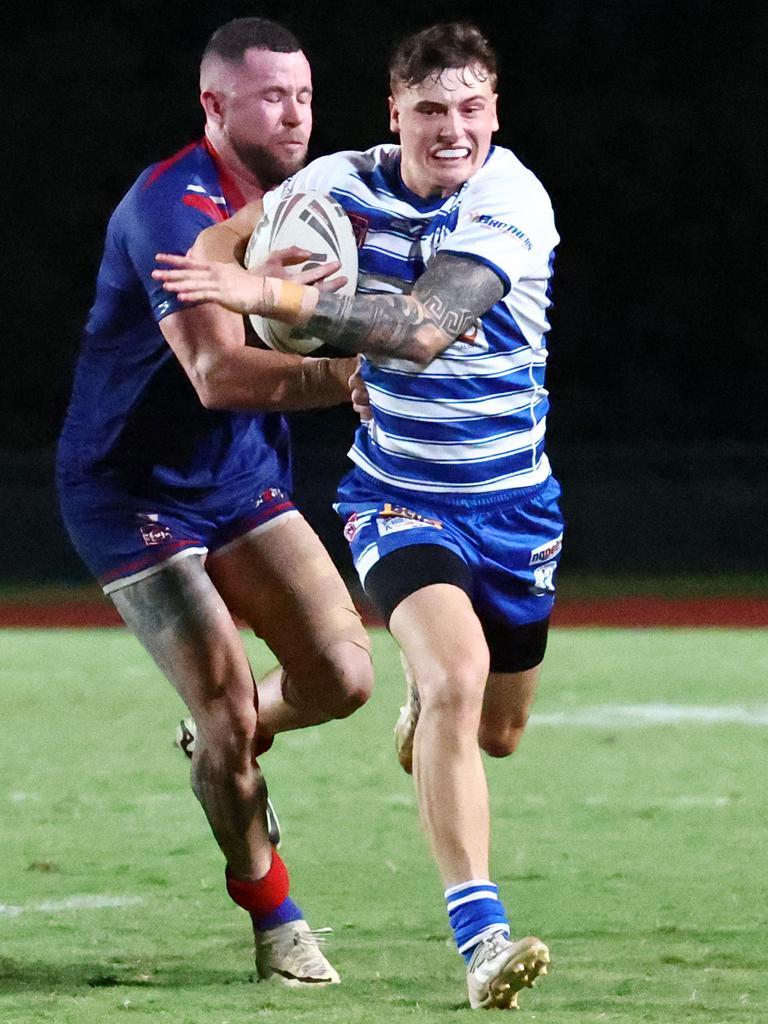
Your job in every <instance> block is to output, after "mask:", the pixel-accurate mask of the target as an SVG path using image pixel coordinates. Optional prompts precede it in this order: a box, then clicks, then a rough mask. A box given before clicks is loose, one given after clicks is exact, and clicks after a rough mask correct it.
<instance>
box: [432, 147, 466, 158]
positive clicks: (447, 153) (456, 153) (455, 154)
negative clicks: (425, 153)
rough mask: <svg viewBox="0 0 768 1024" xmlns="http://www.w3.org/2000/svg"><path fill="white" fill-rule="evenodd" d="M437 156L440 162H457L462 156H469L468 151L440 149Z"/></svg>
mask: <svg viewBox="0 0 768 1024" xmlns="http://www.w3.org/2000/svg"><path fill="white" fill-rule="evenodd" d="M435 156H436V157H437V158H438V160H456V159H458V158H459V157H462V156H469V150H468V149H439V150H438V151H437V153H435Z"/></svg>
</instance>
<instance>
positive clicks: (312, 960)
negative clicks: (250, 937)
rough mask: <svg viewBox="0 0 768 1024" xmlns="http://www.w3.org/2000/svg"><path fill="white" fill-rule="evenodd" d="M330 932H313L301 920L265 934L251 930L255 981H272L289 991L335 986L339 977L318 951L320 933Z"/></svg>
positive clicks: (271, 929) (324, 930) (321, 938)
mask: <svg viewBox="0 0 768 1024" xmlns="http://www.w3.org/2000/svg"><path fill="white" fill-rule="evenodd" d="M330 930H331V929H330V928H318V929H316V930H313V929H312V928H310V927H309V925H308V924H307V922H306V921H303V920H299V921H290V922H289V923H288V924H281V925H280V926H279V927H277V928H270V929H269V930H268V931H264V932H260V931H257V930H256V929H254V932H253V934H254V937H255V940H256V971H257V973H258V980H259V981H268V980H270V979H274V980H275V981H277V982H279V983H280V984H281V985H288V986H289V987H290V988H302V987H303V986H305V985H306V986H309V985H313V986H315V987H317V988H322V987H323V986H325V985H338V984H339V982H340V981H341V978H340V977H339V976H338V974H337V973H336V971H335V970H334V969H333V967H331V965H330V964H329V963H328V961H327V960H326V958H325V956H324V955H323V953H322V952H321V950H320V943H321V942H323V941H324V939H323V933H324V932H329V931H330Z"/></svg>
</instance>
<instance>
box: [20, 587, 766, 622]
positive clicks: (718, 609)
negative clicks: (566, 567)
mask: <svg viewBox="0 0 768 1024" xmlns="http://www.w3.org/2000/svg"><path fill="white" fill-rule="evenodd" d="M364 617H365V616H364ZM365 618H366V624H367V625H370V626H377V625H381V623H380V622H377V621H376V620H375V619H372V618H369V617H365ZM552 624H553V626H555V627H557V626H564V627H569V628H570V627H579V628H587V629H589V628H600V627H602V628H606V627H613V628H665V627H669V628H688V629H690V628H697V627H709V628H723V629H764V628H765V627H766V626H768V597H764V596H762V595H761V596H753V597H750V596H744V597H737V596H734V597H706V598H663V597H613V598H589V599H578V600H574V599H563V600H561V601H559V602H558V603H557V604H556V605H555V611H554V614H553V616H552ZM121 625H122V622H121V621H120V619H119V617H118V615H117V612H116V611H115V610H114V608H113V607H112V605H111V604H109V603H108V602H107V601H106V600H105V601H100V600H98V599H97V600H92V599H89V600H72V601H66V600H64V601H50V602H49V601H45V602H35V601H9V602H0V629H56V628H66V629H84V628H88V629H90V628H94V627H100V626H121Z"/></svg>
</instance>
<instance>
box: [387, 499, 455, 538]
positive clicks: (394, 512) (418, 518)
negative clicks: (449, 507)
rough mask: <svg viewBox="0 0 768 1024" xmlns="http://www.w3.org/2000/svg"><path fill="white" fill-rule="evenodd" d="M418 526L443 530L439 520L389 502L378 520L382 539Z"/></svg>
mask: <svg viewBox="0 0 768 1024" xmlns="http://www.w3.org/2000/svg"><path fill="white" fill-rule="evenodd" d="M417 526H431V527H434V528H435V529H437V530H442V528H443V524H442V523H441V522H440V520H439V519H430V517H429V516H423V515H421V514H420V513H419V512H414V511H413V510H412V509H410V508H405V507H404V506H403V505H392V504H390V503H389V502H386V504H385V505H384V508H383V509H382V510H381V512H379V515H378V517H377V520H376V527H377V529H378V531H379V536H380V537H383V536H384V535H385V534H387V533H399V532H400V530H412V529H414V528H415V527H417Z"/></svg>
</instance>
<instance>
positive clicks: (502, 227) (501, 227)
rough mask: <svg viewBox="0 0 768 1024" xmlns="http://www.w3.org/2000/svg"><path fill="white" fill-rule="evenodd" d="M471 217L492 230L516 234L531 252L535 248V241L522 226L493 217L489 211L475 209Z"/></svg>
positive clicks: (475, 221)
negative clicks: (483, 211) (521, 228)
mask: <svg viewBox="0 0 768 1024" xmlns="http://www.w3.org/2000/svg"><path fill="white" fill-rule="evenodd" d="M469 219H470V220H471V221H472V222H473V223H474V224H480V225H481V226H482V227H484V228H489V229H490V230H491V231H504V232H505V233H506V234H508V235H514V236H515V238H519V239H520V241H521V242H522V243H523V245H524V246H525V248H526V249H527V250H528V251H529V252H530V251H531V249H532V248H533V242H532V241H531V240H530V238H529V237H528V235H526V233H525V232H524V231H521V230H520V228H518V227H515V225H514V224H507V223H505V222H504V221H503V220H498V219H497V218H496V217H491V215H490V214H488V213H480V212H478V211H477V210H473V212H472V213H470V215H469Z"/></svg>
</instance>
